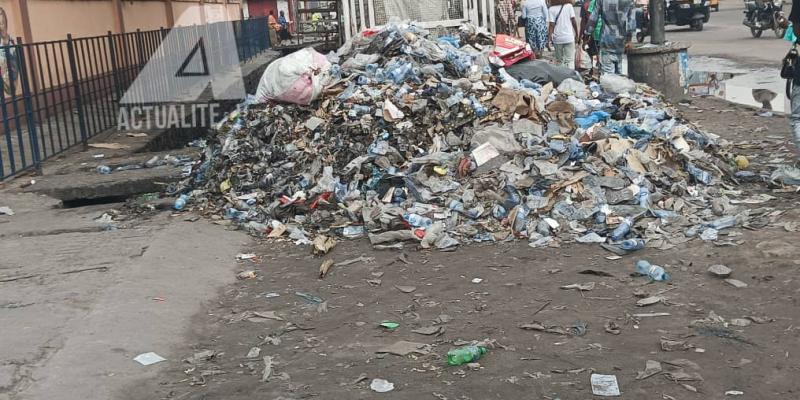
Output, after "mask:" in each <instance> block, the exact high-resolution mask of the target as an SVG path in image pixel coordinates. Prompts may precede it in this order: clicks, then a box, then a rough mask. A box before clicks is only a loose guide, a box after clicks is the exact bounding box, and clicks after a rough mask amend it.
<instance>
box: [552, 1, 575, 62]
mask: <svg viewBox="0 0 800 400" xmlns="http://www.w3.org/2000/svg"><path fill="white" fill-rule="evenodd" d="M548 14H549V15H548V17H549V18H548V19H549V20H550V29H549V30H550V40H551V41H552V43H553V44H554V45H555V54H554V57H555V59H556V63H558V65H561V66H563V67H568V68H575V44H576V43H578V42H579V41H580V37H579V36H578V23H577V22H576V21H575V10H574V9H573V8H572V4H570V3H569V2H565V4H561V5H558V6H551V7H550V8H549V9H548Z"/></svg>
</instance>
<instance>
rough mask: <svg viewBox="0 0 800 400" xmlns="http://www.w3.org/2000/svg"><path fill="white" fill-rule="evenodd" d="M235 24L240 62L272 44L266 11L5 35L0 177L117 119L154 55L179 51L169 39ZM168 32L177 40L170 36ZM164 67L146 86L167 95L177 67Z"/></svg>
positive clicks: (219, 31)
mask: <svg viewBox="0 0 800 400" xmlns="http://www.w3.org/2000/svg"><path fill="white" fill-rule="evenodd" d="M223 24H230V25H223ZM231 29H232V31H233V37H234V40H235V46H236V50H237V53H238V58H239V60H238V61H239V62H244V61H247V60H250V59H251V58H253V57H255V56H257V55H259V54H260V53H261V52H263V51H264V50H266V49H268V48H269V47H270V43H269V32H268V31H267V29H268V26H267V21H266V18H254V19H247V20H236V21H223V22H216V23H211V24H205V25H193V26H184V27H174V28H170V29H164V28H162V29H158V30H150V31H139V30H137V31H136V32H128V33H111V32H109V33H108V34H107V35H102V36H94V37H82V38H73V37H72V35H67V38H66V39H64V40H53V41H47V42H36V43H23V42H22V40H21V39H20V38H17V39H16V41H9V40H6V41H0V88H2V96H0V97H2V99H1V100H0V119H1V120H2V124H0V132H2V135H0V180H3V179H5V178H8V177H10V176H13V175H16V174H18V173H20V172H22V171H25V170H28V169H31V168H36V169H39V168H40V165H41V162H42V161H44V160H46V159H48V158H51V157H53V156H55V155H57V154H60V153H62V152H64V151H65V150H67V149H70V148H72V147H73V146H76V145H79V144H80V145H83V146H86V145H87V141H88V139H89V138H91V137H92V136H95V135H97V134H99V133H101V132H103V131H106V130H108V129H111V128H113V127H115V126H116V121H117V112H118V110H119V101H120V99H121V98H122V96H123V95H124V94H125V93H126V91H127V90H128V88H129V87H131V84H132V83H133V82H134V81H135V80H136V78H137V76H139V74H140V73H141V72H142V70H143V69H144V67H145V65H146V64H147V63H148V61H150V60H151V58H152V57H156V56H158V55H161V56H165V55H166V56H174V55H175V54H178V53H180V52H177V51H175V50H176V49H175V48H172V47H176V46H177V47H180V46H183V45H188V46H191V45H192V44H193V43H194V42H193V41H197V40H198V38H199V37H200V36H203V39H204V40H206V41H214V40H229V37H230V34H229V32H230V30H231ZM225 32H228V34H224V33H225ZM168 35H174V36H175V37H176V38H178V40H177V41H175V40H171V41H169V42H167V41H165V39H166V38H167V36H168ZM0 40H2V39H0ZM176 43H177V44H176ZM162 44H163V45H164V46H163V48H162ZM217 45H224V46H232V45H233V44H232V43H217ZM207 46H208V47H213V43H209V44H207ZM207 56H208V57H215V56H216V54H208V55H207ZM162 72H163V74H162V73H159V74H158V75H159V77H160V79H152V80H151V81H149V82H148V85H147V89H146V90H151V91H154V92H153V93H163V94H164V97H165V98H168V97H169V94H170V93H173V90H175V88H174V84H175V83H174V79H171V77H173V76H174V71H166V70H164V71H162Z"/></svg>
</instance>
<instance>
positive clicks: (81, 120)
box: [67, 33, 89, 151]
mask: <svg viewBox="0 0 800 400" xmlns="http://www.w3.org/2000/svg"><path fill="white" fill-rule="evenodd" d="M67 54H68V55H69V69H70V70H71V71H72V87H73V90H74V92H75V106H76V107H77V108H78V126H79V127H80V130H81V143H83V150H84V151H86V150H89V135H87V133H86V115H85V112H84V109H83V96H82V95H81V82H80V80H79V79H80V75H79V74H78V65H77V62H75V44H74V43H73V42H72V34H71V33H68V34H67Z"/></svg>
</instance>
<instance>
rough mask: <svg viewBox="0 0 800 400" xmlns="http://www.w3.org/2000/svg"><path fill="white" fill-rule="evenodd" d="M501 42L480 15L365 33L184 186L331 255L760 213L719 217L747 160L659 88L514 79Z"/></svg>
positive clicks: (602, 235) (598, 233) (710, 225)
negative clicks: (737, 158)
mask: <svg viewBox="0 0 800 400" xmlns="http://www.w3.org/2000/svg"><path fill="white" fill-rule="evenodd" d="M492 42H493V39H492V37H491V35H489V34H488V33H485V32H484V33H481V32H479V31H477V30H476V29H475V28H474V27H471V26H469V25H465V26H464V27H462V29H461V30H460V35H459V36H457V37H455V36H449V37H446V38H435V37H433V36H432V35H430V34H429V32H427V31H426V30H424V29H422V28H419V27H417V26H415V25H413V24H389V25H387V26H385V27H384V28H382V29H380V30H378V31H368V32H362V33H361V34H359V35H357V36H355V37H354V38H352V39H351V40H349V41H348V42H347V43H346V44H345V45H344V46H343V47H342V48H340V49H339V50H338V51H337V52H336V53H331V54H329V55H327V60H328V63H319V62H317V63H316V64H315V65H317V66H319V65H322V67H320V68H322V69H315V70H314V71H313V74H314V79H313V82H314V84H315V85H318V84H320V82H324V85H325V89H324V90H322V91H320V92H319V93H317V91H316V89H314V93H313V97H312V98H313V99H315V100H313V101H309V99H308V97H303V98H302V99H301V100H302V101H297V102H295V103H301V104H294V103H292V102H291V101H292V99H291V97H288V98H287V97H286V96H283V97H280V99H281V100H282V101H284V103H277V102H272V101H270V102H267V103H264V104H257V103H255V100H254V99H249V100H248V101H246V102H244V103H242V104H241V105H239V107H238V108H237V110H236V111H234V112H232V113H231V114H229V115H228V116H227V118H226V119H225V120H224V121H223V122H222V123H221V124H220V125H219V127H218V129H217V130H216V131H215V136H214V137H213V138H209V140H208V141H207V145H206V147H205V148H204V152H203V157H202V159H201V160H199V161H197V162H196V163H195V164H194V165H193V167H192V174H191V176H190V177H189V178H187V179H186V180H185V181H183V182H182V183H181V184H180V185H178V186H176V187H175V188H174V190H173V193H174V194H176V195H178V194H186V195H189V196H190V199H191V202H190V204H191V205H192V207H193V209H194V210H201V211H203V212H205V213H206V214H208V215H214V216H221V217H222V218H224V219H225V220H227V221H228V223H229V224H231V225H235V226H238V227H240V228H241V229H246V230H248V231H249V232H250V233H251V234H253V235H256V236H263V237H268V238H284V239H286V238H288V239H289V240H292V241H293V242H295V243H296V244H306V245H308V244H311V243H315V246H314V247H315V248H316V249H317V252H319V253H321V254H324V253H325V252H327V250H329V247H332V246H330V245H320V243H330V242H325V241H323V242H320V241H315V239H316V238H318V237H325V238H326V239H325V240H327V238H331V240H333V239H332V238H333V237H336V238H337V239H338V238H350V239H352V238H359V237H364V236H367V237H368V238H369V240H370V242H371V244H372V245H373V246H376V248H380V249H395V248H402V246H403V244H402V243H399V242H407V244H413V245H419V246H421V247H422V248H436V249H440V250H449V249H453V248H454V247H456V246H459V245H462V244H465V243H468V242H496V241H506V240H513V239H520V240H528V241H529V242H530V244H531V246H532V247H542V246H558V243H559V242H569V241H577V242H581V243H600V242H607V243H608V244H612V245H618V244H619V243H621V242H622V241H623V240H625V239H634V238H643V239H646V243H647V246H648V247H657V248H662V249H666V248H670V247H674V246H676V245H680V244H682V243H685V242H686V241H688V240H690V239H692V238H693V237H696V236H702V237H703V238H704V239H708V240H715V239H716V237H717V236H716V235H717V232H719V231H721V230H723V229H727V228H730V227H733V226H735V225H739V224H742V223H744V222H745V221H746V219H747V214H744V213H740V214H738V215H735V216H734V215H727V216H723V217H720V216H719V215H715V214H714V213H713V212H712V207H711V203H712V200H713V199H715V198H719V197H722V196H724V195H723V194H721V191H720V190H718V189H717V188H716V186H715V185H716V184H717V183H719V182H722V181H724V180H732V178H731V176H732V175H731V174H732V173H733V172H735V171H731V165H733V164H732V163H731V162H729V161H730V160H725V159H724V156H723V155H720V154H719V152H718V150H719V148H720V146H721V145H723V144H724V143H719V140H718V138H717V137H716V136H715V135H713V134H709V133H705V132H702V131H701V130H699V129H697V128H696V127H695V126H693V125H692V124H690V123H688V122H687V121H684V120H682V119H680V118H678V117H677V116H676V113H675V111H674V110H673V109H672V108H671V107H669V106H668V105H667V104H666V103H664V102H663V101H662V100H661V99H660V96H659V94H658V93H657V92H655V91H653V90H652V89H650V88H648V87H646V86H641V85H635V84H634V83H633V82H631V81H629V80H627V79H626V78H624V77H611V76H607V77H606V78H604V79H603V80H602V81H601V82H600V83H599V84H598V83H597V82H590V83H589V84H588V85H586V84H584V83H583V82H580V81H577V80H576V79H578V78H579V77H578V76H571V75H570V74H566V75H564V76H558V77H557V78H554V77H553V76H555V75H557V72H559V71H555V72H553V71H547V72H546V75H547V77H548V78H547V79H549V80H547V79H545V80H543V79H544V78H542V77H541V76H539V77H536V79H533V78H534V77H533V76H529V77H525V74H526V73H527V74H530V73H532V72H530V71H533V70H535V69H536V67H534V66H525V63H528V61H524V62H522V63H517V64H515V65H514V68H515V70H516V74H517V75H514V74H510V73H509V72H507V71H506V70H505V69H503V68H501V67H500V66H501V65H503V61H502V60H500V59H498V56H497V53H494V52H493V50H492V49H493V46H492ZM454 44H457V45H458V46H454ZM525 71H528V72H525ZM512 75H514V76H512ZM553 79H558V81H556V82H554V81H552V80H553ZM537 82H538V83H537ZM306 103H308V105H303V104H306ZM734 182H735V181H734ZM725 211H726V212H727V213H729V214H732V213H735V212H736V211H737V209H736V208H735V207H734V206H731V207H730V208H729V209H727V210H725ZM217 218H219V217H217ZM323 235H324V236H323ZM333 243H335V242H333ZM612 248H613V246H612ZM620 251H622V250H620ZM580 290H583V289H580Z"/></svg>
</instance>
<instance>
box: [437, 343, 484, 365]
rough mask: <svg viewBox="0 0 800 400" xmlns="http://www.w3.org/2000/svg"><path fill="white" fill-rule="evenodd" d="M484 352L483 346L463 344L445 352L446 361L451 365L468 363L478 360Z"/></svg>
mask: <svg viewBox="0 0 800 400" xmlns="http://www.w3.org/2000/svg"><path fill="white" fill-rule="evenodd" d="M484 354H486V348H485V347H483V346H464V347H461V348H458V349H453V350H450V351H448V352H447V363H448V364H450V365H453V366H456V365H463V364H468V363H471V362H475V361H478V360H479V359H480V358H481V356H483V355H484Z"/></svg>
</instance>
